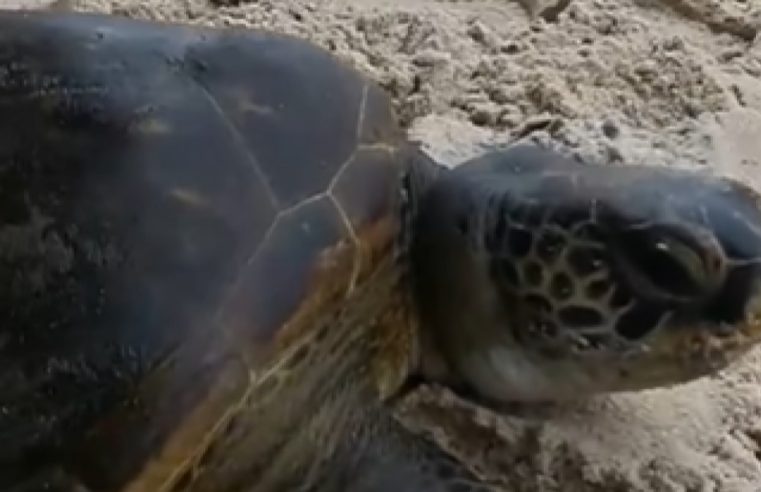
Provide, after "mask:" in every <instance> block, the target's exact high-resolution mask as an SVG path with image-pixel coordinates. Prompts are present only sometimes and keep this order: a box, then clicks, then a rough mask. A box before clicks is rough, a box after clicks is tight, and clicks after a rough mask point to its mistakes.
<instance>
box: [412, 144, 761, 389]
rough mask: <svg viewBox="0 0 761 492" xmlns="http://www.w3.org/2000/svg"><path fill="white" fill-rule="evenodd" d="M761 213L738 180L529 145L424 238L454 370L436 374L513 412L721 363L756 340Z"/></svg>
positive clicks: (425, 288)
mask: <svg viewBox="0 0 761 492" xmlns="http://www.w3.org/2000/svg"><path fill="white" fill-rule="evenodd" d="M760 203H761V201H760V200H759V198H758V195H757V194H756V193H755V192H753V191H751V190H749V189H748V188H745V187H741V186H740V185H738V184H737V183H734V182H732V181H730V180H727V179H720V178H715V177H710V176H704V175H700V174H696V173H689V172H684V171H675V170H670V169H665V168H656V167H650V168H643V167H634V166H631V167H615V168H614V167H612V166H590V165H584V164H581V163H578V162H575V161H571V160H566V159H564V158H562V157H560V156H558V155H557V154H554V153H551V152H549V151H544V150H540V149H537V148H533V147H529V146H517V147H514V148H512V149H510V150H507V151H504V152H501V151H500V152H495V153H492V154H489V155H486V156H482V157H480V158H478V159H474V160H473V161H471V162H469V163H466V164H464V165H463V166H461V167H459V168H457V169H455V170H454V171H453V172H452V173H449V174H448V175H445V176H444V177H443V178H442V179H441V180H439V181H438V182H437V183H436V184H435V186H434V187H433V188H432V190H431V192H430V193H428V194H427V196H426V197H425V199H424V200H423V202H422V204H421V213H420V215H419V217H418V220H417V223H416V224H415V229H414V230H415V234H416V240H415V241H413V243H412V250H411V266H412V269H413V271H414V272H415V273H414V280H415V282H416V293H417V296H418V300H419V304H420V309H421V313H422V317H423V329H424V330H425V329H427V330H428V331H430V335H431V336H430V338H431V340H432V350H434V351H438V352H440V354H441V357H440V359H441V360H443V361H444V366H445V370H444V371H443V374H442V370H441V368H436V369H435V370H429V371H428V372H429V373H431V374H434V377H438V378H440V379H443V380H444V381H445V382H447V383H449V384H452V385H454V386H455V387H460V388H462V389H464V390H465V391H466V392H468V393H469V394H474V395H476V396H480V397H483V398H484V399H485V400H487V401H489V400H490V401H501V402H505V401H522V400H529V401H545V400H558V399H566V398H576V397H584V396H586V395H591V394H595V393H602V392H611V391H624V390H638V389H647V388H652V387H656V386H667V385H673V384H677V383H682V382H686V381H690V380H692V379H695V378H697V377H701V376H704V375H707V374H711V373H714V372H715V371H717V370H719V369H722V368H724V367H726V366H727V365H728V364H729V363H731V362H732V361H734V360H735V359H736V358H737V357H738V356H739V355H741V354H742V353H744V352H745V351H747V350H748V349H749V348H750V347H752V346H754V345H755V344H756V343H757V342H758V341H759V340H760V339H761V319H760V316H761V207H760V206H759V204H760ZM425 370H426V369H424V371H425Z"/></svg>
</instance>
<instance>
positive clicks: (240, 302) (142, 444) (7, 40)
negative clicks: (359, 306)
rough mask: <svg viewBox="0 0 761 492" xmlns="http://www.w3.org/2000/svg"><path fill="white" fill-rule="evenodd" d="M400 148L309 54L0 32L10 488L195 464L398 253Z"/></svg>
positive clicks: (293, 49) (112, 24) (97, 24)
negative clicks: (301, 336) (264, 377)
mask: <svg viewBox="0 0 761 492" xmlns="http://www.w3.org/2000/svg"><path fill="white" fill-rule="evenodd" d="M401 137H402V134H401V132H400V130H399V129H398V128H397V126H396V123H395V120H394V115H393V113H392V111H391V109H390V104H389V101H388V100H387V98H386V96H385V95H384V94H383V92H382V91H381V90H380V89H378V88H377V87H376V86H374V85H372V84H369V83H368V82H367V81H366V80H365V79H363V78H362V77H361V76H360V75H358V74H357V73H356V72H355V71H353V70H351V69H349V68H347V67H346V66H344V65H343V64H341V63H339V62H338V61H337V60H336V59H335V58H334V57H333V56H331V55H330V54H329V53H326V52H324V51H322V50H320V49H318V48H316V47H313V46H312V45H310V44H307V43H305V42H302V41H299V40H296V39H293V38H289V37H284V36H280V35H274V34H270V33H264V32H259V31H217V30H211V29H205V28H204V29H202V28H191V27H183V26H177V25H159V24H152V23H144V22H138V21H134V20H127V19H120V18H116V17H103V16H95V15H83V14H61V13H34V14H32V13H26V14H21V13H1V14H0V277H2V278H3V281H2V283H0V442H2V446H0V489H2V490H8V489H9V488H10V489H13V490H15V489H14V487H20V486H21V484H24V486H26V487H29V488H28V490H41V489H42V487H43V485H45V484H47V486H48V487H50V489H52V490H75V487H76V486H81V485H86V486H87V487H88V489H90V490H102V491H107V490H116V489H119V488H120V487H123V486H124V485H125V484H126V483H128V482H129V481H130V480H131V479H132V478H133V477H134V476H135V475H136V474H137V473H138V471H139V470H141V469H143V468H145V463H146V462H147V461H148V460H149V457H150V456H152V455H155V454H157V453H159V452H161V453H164V454H166V453H170V454H171V453H172V452H176V453H177V454H178V456H180V455H181V454H182V451H181V450H173V449H170V448H167V447H166V446H165V439H166V436H167V435H168V433H169V432H170V429H174V430H172V431H171V432H176V427H177V426H178V425H180V424H179V422H183V424H182V425H183V426H184V428H185V429H187V438H186V439H187V440H193V439H198V438H199V436H202V435H203V432H201V429H203V428H204V426H208V424H209V422H212V421H213V420H214V418H215V416H218V415H220V414H222V413H224V412H225V411H226V409H227V407H228V406H229V405H231V404H232V402H234V401H236V399H237V398H239V397H240V395H241V394H242V393H243V391H244V390H245V386H246V384H247V382H248V380H249V374H250V371H252V370H255V369H256V366H257V362H259V361H261V360H262V358H263V357H265V356H266V352H267V351H268V350H269V349H271V348H272V346H273V340H274V339H275V337H276V335H278V334H279V332H280V331H281V329H282V327H283V326H284V324H285V323H286V322H287V321H288V320H289V318H291V317H292V316H293V315H294V314H295V313H297V312H298V311H299V310H300V309H302V308H303V306H304V304H305V303H306V302H307V301H309V300H310V299H313V298H314V297H315V296H319V295H323V296H324V295H343V292H345V291H346V290H348V289H349V288H350V287H351V283H352V282H353V281H356V278H357V275H359V274H361V271H362V269H363V267H366V266H367V259H368V258H369V259H371V260H372V258H373V256H372V255H374V254H378V253H382V252H383V250H384V248H386V247H387V245H388V242H389V240H390V238H391V237H392V234H390V233H389V231H388V230H387V229H386V228H387V227H388V225H389V222H393V219H392V217H393V214H391V208H392V202H393V199H394V195H395V193H396V192H397V187H398V181H397V179H398V176H399V173H400V171H401V167H402V166H401V165H400V159H399V156H398V154H397V148H398V146H399V145H401V143H402V140H401ZM360 253H361V254H360ZM363 261H364V262H365V263H363ZM320 278H321V279H323V281H322V283H320V284H319V287H317V286H316V284H315V281H316V279H320ZM324 279H329V281H328V282H325V281H324ZM237 349H242V350H237ZM194 426H196V427H197V429H196V430H198V432H194V430H193V429H194ZM183 435H184V434H183ZM175 437H176V436H175ZM180 437H182V436H180ZM174 442H182V439H181V438H177V439H175V441H174ZM117 443H118V444H119V445H118V446H117V445H116V444H117ZM124 443H129V445H124ZM189 444H190V443H189ZM179 459H180V458H178V460H179ZM145 473H149V472H145ZM51 484H52V485H51ZM75 484H76V485H75ZM56 487H58V488H56ZM24 490H27V489H24Z"/></svg>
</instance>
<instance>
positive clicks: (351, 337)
mask: <svg viewBox="0 0 761 492" xmlns="http://www.w3.org/2000/svg"><path fill="white" fill-rule="evenodd" d="M389 256H390V255H389ZM400 282H403V277H402V276H401V275H400V269H399V268H397V266H396V265H395V263H394V260H393V258H391V257H389V258H387V260H385V261H384V262H383V263H382V264H381V265H380V266H379V268H378V269H377V270H376V271H375V272H374V274H373V275H371V276H370V277H369V278H368V279H367V281H366V282H363V283H362V284H360V285H359V286H358V287H357V289H356V290H355V292H354V293H353V295H352V297H351V298H350V300H349V301H348V302H346V303H343V304H341V303H339V304H336V305H334V306H332V308H331V309H330V310H325V312H324V313H323V314H322V315H321V316H320V317H319V318H317V319H316V320H314V323H315V324H314V325H313V326H312V328H313V329H312V330H310V331H307V332H302V333H303V335H302V337H301V339H300V340H298V341H296V342H293V343H292V344H291V345H289V348H288V349H287V351H285V352H284V353H283V354H282V356H281V357H279V358H278V359H277V360H276V362H275V363H274V364H272V365H271V366H270V367H269V368H268V369H267V370H266V371H264V372H263V373H262V374H260V375H259V376H258V378H256V380H255V382H254V383H252V386H251V388H250V390H249V392H248V394H247V397H246V399H245V401H243V402H242V403H241V406H240V407H239V408H238V409H237V411H235V412H234V413H233V415H232V416H231V418H230V419H229V420H228V421H227V422H226V423H225V424H224V425H223V428H222V429H221V430H220V431H219V432H217V433H216V435H215V436H214V437H213V439H211V441H210V445H209V446H208V447H206V448H205V449H203V450H201V452H200V453H199V455H198V456H197V459H196V460H195V462H194V463H193V466H192V467H190V468H188V469H186V470H185V471H184V473H183V474H182V475H179V476H177V477H176V479H175V480H174V482H175V483H174V484H173V489H171V490H183V491H192V492H206V491H209V492H211V491H214V492H242V491H249V490H251V491H253V490H256V491H276V490H278V491H279V490H283V491H285V490H315V491H316V490H319V491H331V490H336V491H338V490H351V491H385V490H394V491H406V490H409V491H413V490H414V491H426V490H450V488H448V487H449V486H453V487H454V486H455V485H457V486H459V487H460V488H457V489H456V490H488V489H486V488H485V486H483V485H478V484H477V483H476V482H475V479H474V477H472V476H470V475H469V473H468V472H467V471H466V470H464V469H462V468H460V466H459V465H458V464H456V463H455V462H454V461H453V460H452V459H451V458H449V457H448V456H446V455H444V454H443V453H442V452H441V451H440V450H437V449H436V448H435V447H434V445H433V444H431V443H428V442H426V441H424V440H422V439H420V438H419V437H417V436H413V435H412V434H410V433H409V432H408V431H407V430H405V429H404V428H403V427H402V426H401V424H400V423H398V422H397V421H396V420H395V419H394V417H393V416H392V414H391V411H390V409H389V408H388V407H387V406H386V405H387V403H384V402H383V401H382V398H381V397H382V396H383V395H382V394H380V395H379V392H380V393H383V392H385V388H389V389H390V388H394V387H396V386H397V385H398V384H400V383H401V382H402V378H404V376H405V375H406V372H405V373H400V372H399V370H396V371H389V370H388V368H389V366H393V367H396V368H402V367H405V365H406V364H409V363H411V362H412V361H411V360H410V359H409V358H408V359H407V360H406V361H405V360H404V358H405V357H410V356H411V349H412V337H411V334H412V333H413V329H414V326H413V325H412V324H411V323H412V321H411V319H412V317H411V314H412V313H411V312H410V310H409V307H408V306H409V304H408V302H407V299H406V289H404V288H400ZM389 354H397V355H398V357H395V356H394V355H389ZM390 359H396V360H390ZM397 376H399V377H400V379H399V381H394V379H395V378H396V377H397ZM451 490H455V489H451Z"/></svg>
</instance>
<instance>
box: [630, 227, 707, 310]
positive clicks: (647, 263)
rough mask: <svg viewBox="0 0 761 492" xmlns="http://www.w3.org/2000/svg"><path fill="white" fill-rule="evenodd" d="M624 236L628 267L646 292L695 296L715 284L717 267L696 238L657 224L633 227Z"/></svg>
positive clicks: (634, 279) (675, 297)
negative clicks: (713, 273) (714, 267)
mask: <svg viewBox="0 0 761 492" xmlns="http://www.w3.org/2000/svg"><path fill="white" fill-rule="evenodd" d="M622 236H623V237H622V238H621V239H622V242H621V245H622V249H623V253H624V263H625V265H624V266H625V269H626V270H627V273H629V274H630V276H632V277H633V278H632V280H633V282H634V284H635V286H637V287H639V288H638V290H640V292H642V293H643V294H645V295H647V294H648V293H652V294H655V295H657V296H658V295H659V294H660V295H659V297H664V296H665V297H667V298H671V299H672V300H676V299H682V300H686V299H694V298H696V297H702V296H703V295H705V294H706V292H707V291H708V290H709V289H710V288H711V287H712V286H713V285H714V282H713V280H714V275H712V272H713V271H714V269H713V268H711V267H710V265H708V263H707V261H706V257H707V256H708V255H706V254H705V253H706V252H704V251H702V250H701V249H700V248H701V244H700V243H699V242H698V241H697V240H695V239H696V238H683V237H680V236H681V234H678V232H677V231H672V230H666V231H664V230H656V229H653V228H650V229H635V230H630V231H627V232H625V233H624V234H623V235H622Z"/></svg>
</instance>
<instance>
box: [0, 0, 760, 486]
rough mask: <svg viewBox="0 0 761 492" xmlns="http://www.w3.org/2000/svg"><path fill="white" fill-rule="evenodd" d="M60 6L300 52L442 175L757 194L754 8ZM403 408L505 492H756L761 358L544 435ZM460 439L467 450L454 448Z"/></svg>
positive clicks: (614, 4) (440, 393)
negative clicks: (529, 175)
mask: <svg viewBox="0 0 761 492" xmlns="http://www.w3.org/2000/svg"><path fill="white" fill-rule="evenodd" d="M3 1H5V2H9V1H10V0H0V5H1V4H2V3H3ZM62 1H63V3H66V4H68V5H66V7H67V8H74V9H78V10H94V11H106V12H112V13H117V14H120V15H128V16H134V17H141V18H152V19H163V20H172V21H183V22H193V23H200V24H208V25H230V26H257V27H266V28H270V29H275V30H278V31H283V32H287V33H291V34H295V35H297V36H301V37H304V38H307V39H310V40H312V41H314V42H316V43H318V44H320V45H321V46H324V47H326V48H328V49H330V50H332V51H333V52H335V53H336V54H337V55H338V56H340V57H342V58H344V59H345V60H347V61H348V62H349V63H351V64H353V65H354V66H356V67H357V68H359V69H360V70H362V71H363V72H365V73H366V74H368V75H369V76H370V77H372V78H373V79H375V80H377V81H378V82H379V83H381V84H382V85H383V87H385V88H386V89H387V90H388V91H389V92H390V93H391V94H392V95H393V97H394V101H395V103H396V105H397V109H398V112H399V115H400V117H401V119H402V121H403V123H404V125H405V126H406V127H407V128H408V130H409V134H410V137H411V138H413V139H416V140H419V141H421V142H422V143H423V145H424V147H425V148H426V149H427V150H428V151H429V152H430V153H431V154H432V155H433V156H434V157H436V158H437V159H440V160H441V161H443V162H445V163H447V164H450V165H456V164H457V163H458V162H461V161H462V160H464V159H467V158H469V157H472V156H474V155H477V154H479V153H481V152H483V151H484V150H486V149H488V148H491V147H494V146H498V145H502V144H505V143H509V142H512V141H514V140H516V139H521V138H525V139H532V140H535V141H539V142H542V143H545V144H548V145H552V146H554V147H556V148H558V149H559V150H561V151H563V152H567V153H569V154H576V155H579V156H582V157H584V158H588V159H597V160H600V161H602V162H604V163H610V164H636V163H644V164H651V165H652V164H657V165H664V166H686V167H689V166H693V167H694V166H697V167H701V168H704V169H706V170H709V171H712V172H720V173H723V174H729V175H733V176H736V177H741V178H742V179H744V180H745V181H746V182H750V183H751V184H753V185H754V186H756V187H757V188H759V189H761V138H759V137H761V36H759V35H758V32H759V28H760V27H761V4H759V3H758V2H754V1H751V0H734V1H733V0H722V1H719V0H668V1H667V0H662V1H657V0H650V1H648V0H573V1H572V2H565V1H560V2H544V4H545V5H544V6H543V7H542V8H541V9H539V10H541V12H539V13H540V14H541V13H545V14H546V13H547V12H550V14H549V15H536V16H533V17H532V16H529V15H527V12H526V10H525V9H524V8H522V7H521V5H520V4H519V3H518V2H511V1H508V0H471V1H467V0H462V1H457V0H449V1H443V0H442V1H434V0H391V1H389V0H386V1H383V0H311V1H307V0H256V1H249V2H246V1H245V0H242V1H227V2H222V1H221V0H219V1H218V2H217V5H214V4H212V3H208V2H207V1H204V0H119V1H116V0H113V1H109V0H62ZM14 2H16V3H19V4H23V5H31V4H32V3H38V4H39V3H40V2H44V0H26V1H24V0H14ZM520 3H522V4H523V5H524V6H528V7H529V9H530V8H531V6H532V5H534V4H536V2H534V1H533V0H526V1H523V2H520ZM555 7H557V8H555ZM546 9H549V10H546ZM546 19H549V20H550V21H547V20H546ZM408 403H409V405H408V408H409V414H408V418H409V421H410V422H411V424H412V425H418V426H420V428H421V429H424V430H425V431H426V432H428V433H430V434H431V435H433V436H434V438H435V439H437V440H438V441H439V442H441V443H442V444H443V445H445V446H452V447H451V451H452V452H453V453H455V454H458V455H460V456H461V457H463V458H464V459H466V460H467V461H469V462H470V463H473V465H474V467H476V468H477V469H480V470H484V473H487V474H488V475H490V476H489V478H490V479H493V480H494V481H495V482H496V483H498V484H500V485H501V486H502V487H504V489H505V490H511V491H564V492H567V491H664V492H670V491H674V492H677V491H678V492H685V491H695V492H703V491H706V492H708V491H711V492H714V491H715V492H758V491H761V350H757V351H755V352H754V353H751V354H750V355H748V356H747V357H746V358H745V359H744V360H743V361H741V362H740V363H739V364H737V365H735V366H734V367H733V368H731V369H730V370H727V371H726V372H725V373H723V374H721V375H719V376H717V377H714V378H706V379H703V380H700V381H696V382H694V383H692V384H688V385H684V386H681V387H677V388H672V389H664V390H655V391H648V392H643V393H638V394H622V395H617V396H611V397H604V398H598V399H595V400H593V401H590V402H586V403H584V404H578V405H574V406H570V407H563V408H557V409H550V410H548V411H547V412H545V413H547V415H543V418H539V417H530V416H522V417H514V416H497V415H495V414H493V413H491V412H489V411H486V410H484V409H480V408H475V407H472V406H471V405H469V404H468V403H467V402H463V401H461V400H458V399H457V398H456V397H455V396H453V395H451V394H449V393H448V392H446V391H445V390H443V389H440V388H429V389H427V390H425V391H422V392H420V393H419V394H417V395H415V396H414V397H413V398H412V399H410V401H409V402H408ZM443 428H446V429H447V432H442V429H443ZM458 435H460V436H463V439H461V440H459V441H460V442H461V443H463V442H470V443H473V447H472V449H468V446H467V445H463V444H460V445H459V446H456V445H454V444H453V443H454V441H455V439H453V436H458ZM474 436H478V439H474Z"/></svg>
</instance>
